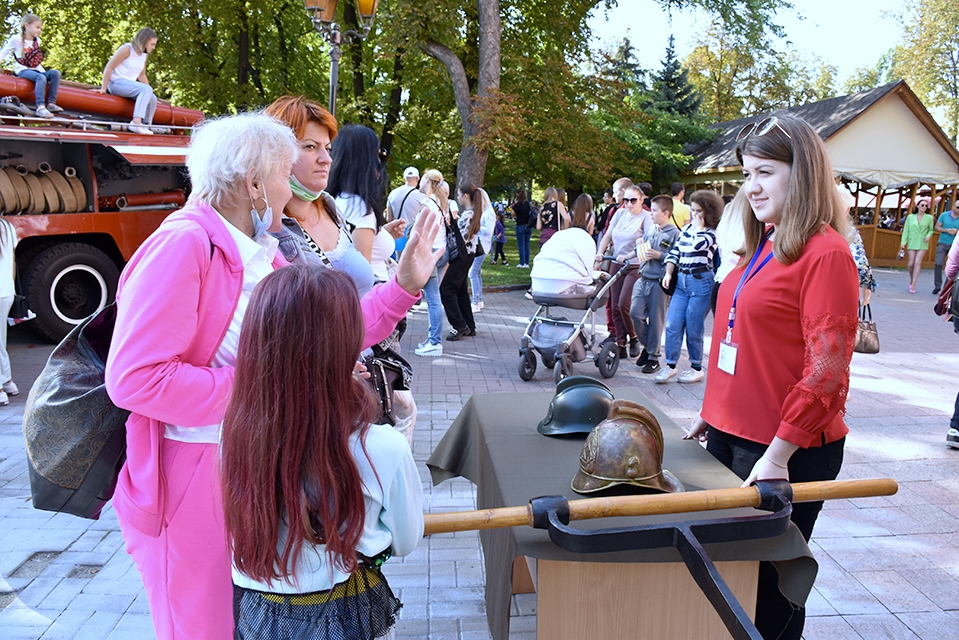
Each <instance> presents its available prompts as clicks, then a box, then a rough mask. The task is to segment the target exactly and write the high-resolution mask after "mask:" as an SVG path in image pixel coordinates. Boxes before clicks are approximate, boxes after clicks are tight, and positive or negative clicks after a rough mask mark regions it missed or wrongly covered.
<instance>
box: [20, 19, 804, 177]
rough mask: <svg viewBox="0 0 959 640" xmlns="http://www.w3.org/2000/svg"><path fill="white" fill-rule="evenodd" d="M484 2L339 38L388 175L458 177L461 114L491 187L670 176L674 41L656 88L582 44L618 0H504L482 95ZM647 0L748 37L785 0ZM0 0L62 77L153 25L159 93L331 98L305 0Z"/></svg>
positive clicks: (350, 93) (677, 104)
mask: <svg viewBox="0 0 959 640" xmlns="http://www.w3.org/2000/svg"><path fill="white" fill-rule="evenodd" d="M488 1H490V0H431V1H430V2H428V3H424V2H421V1H418V0H382V1H381V2H380V4H379V9H378V12H377V18H376V21H375V23H374V27H373V30H372V32H371V33H370V34H369V37H368V38H367V39H366V40H365V41H363V42H362V43H349V42H346V43H344V45H343V56H342V59H341V62H340V78H339V100H338V111H337V116H338V119H339V120H340V121H341V122H362V123H364V124H368V125H370V126H372V127H373V128H374V129H375V130H376V131H377V133H378V134H379V135H380V136H381V138H382V140H383V144H384V146H385V147H387V148H388V149H389V150H390V152H391V160H390V164H389V165H388V169H389V170H390V172H391V173H393V174H398V173H399V171H400V170H402V168H403V167H405V166H407V165H410V164H412V165H416V166H418V167H420V169H426V168H431V167H436V168H439V169H440V170H441V171H442V172H443V173H444V175H446V176H447V178H448V180H449V181H450V182H451V183H453V182H454V181H455V171H456V169H457V166H458V163H459V159H460V155H461V153H462V150H463V148H464V140H463V130H464V125H470V126H471V127H473V128H475V135H473V137H472V138H470V140H469V141H468V142H469V144H473V145H476V147H477V148H479V149H481V150H482V151H483V152H488V153H489V161H488V164H487V171H486V175H485V180H484V182H485V183H486V184H488V185H508V186H514V185H517V184H529V183H532V182H533V181H536V182H537V183H540V184H554V185H557V186H563V187H565V188H567V189H568V190H572V191H576V190H581V189H587V190H593V191H596V190H599V189H601V188H603V187H605V186H607V185H608V183H609V181H610V180H612V179H613V178H616V177H619V176H620V175H630V176H633V177H636V178H647V179H648V178H654V179H655V178H656V177H657V176H662V179H663V180H664V181H665V180H667V179H668V176H671V175H673V174H674V173H675V172H676V170H677V169H678V168H681V167H682V166H683V164H684V163H685V162H686V161H687V158H686V156H684V155H683V154H682V150H683V145H684V144H686V143H690V142H695V141H697V140H699V139H701V137H702V136H703V129H702V125H701V124H700V123H699V122H698V120H697V119H696V117H695V112H696V109H695V106H694V105H695V99H694V98H693V95H692V92H690V91H688V82H687V81H686V80H685V79H684V74H685V73H686V71H685V70H684V69H683V68H682V67H681V66H679V65H678V62H677V61H676V60H675V54H674V52H672V51H671V50H670V51H667V55H666V59H665V61H664V62H665V63H666V64H665V66H664V69H663V71H662V73H661V74H659V75H658V76H657V77H656V78H654V79H653V80H654V89H655V91H656V93H655V95H654V94H653V93H650V92H649V90H648V88H647V87H646V85H645V84H644V83H645V82H646V81H647V79H648V78H650V76H649V75H648V74H647V72H646V71H644V70H643V69H641V68H640V67H639V65H638V64H636V63H635V60H634V59H632V58H631V57H630V56H631V49H630V47H629V43H628V42H625V43H623V47H621V49H620V51H618V52H614V54H612V55H611V56H610V58H609V59H606V58H604V57H600V59H597V60H593V59H592V57H591V56H592V54H591V53H590V50H589V41H590V36H591V34H590V33H589V31H588V29H585V28H584V25H585V23H586V19H587V17H588V16H589V14H590V12H591V11H594V10H596V8H597V7H601V6H603V5H606V6H611V5H612V4H614V1H615V0H498V4H499V16H500V21H501V35H500V39H499V44H500V61H501V65H500V67H501V76H500V80H499V82H498V86H492V87H490V90H489V91H488V92H487V93H486V94H484V95H483V96H479V95H476V88H477V83H478V80H479V74H480V69H481V54H483V52H484V45H483V42H481V34H480V28H479V9H480V7H481V5H482V4H483V3H484V2H488ZM657 2H658V4H659V5H660V6H661V7H662V8H663V9H664V10H673V9H683V8H686V7H690V6H700V7H702V8H704V9H706V10H707V11H710V12H712V13H714V15H716V16H718V18H719V22H720V23H723V24H725V25H727V29H728V31H729V32H730V33H732V34H737V37H741V38H752V39H753V41H754V42H764V41H765V40H766V38H767V37H768V34H776V33H778V32H779V28H778V27H777V26H776V25H775V24H774V23H773V17H774V15H775V11H776V10H778V9H781V8H783V7H786V6H788V4H787V3H786V2H784V1H783V0H657ZM3 3H4V8H5V9H6V12H7V14H6V15H8V16H10V17H9V18H8V24H9V23H11V20H15V19H16V16H19V15H20V14H22V13H23V12H24V11H27V10H29V11H31V12H34V13H37V14H38V15H40V16H41V18H43V20H44V22H45V27H44V32H43V40H44V46H45V48H46V49H47V51H48V52H49V57H48V61H49V63H50V65H51V66H53V67H56V68H59V69H60V70H61V71H62V72H63V74H64V77H65V78H66V79H68V80H77V81H83V82H88V83H92V84H99V83H100V80H101V73H102V70H103V67H104V66H105V64H106V63H107V61H108V60H109V58H110V56H111V55H112V54H113V52H114V51H115V50H116V49H117V47H119V46H120V45H121V44H123V43H124V42H127V41H128V40H129V39H130V38H131V37H132V36H133V34H134V33H135V32H136V31H137V29H139V28H140V27H143V26H149V27H152V28H153V29H154V30H156V31H157V33H158V35H159V43H158V47H157V49H156V51H155V52H154V53H153V54H152V55H151V56H150V61H149V65H148V68H147V75H148V77H149V78H150V81H151V84H153V86H154V88H155V90H156V92H157V94H158V95H159V96H160V97H161V98H164V99H169V100H171V101H172V102H174V103H175V104H178V105H182V106H188V107H193V108H199V109H202V110H203V111H204V112H205V113H207V114H208V115H211V116H214V115H218V114H221V113H232V112H236V111H239V110H244V109H248V108H257V107H261V106H264V105H266V104H268V103H269V102H271V101H272V100H273V99H275V98H276V97H278V96H280V95H283V94H286V93H297V94H304V95H306V96H308V97H310V98H313V99H315V100H317V101H318V102H320V103H322V104H326V102H327V98H328V95H327V94H328V83H329V64H330V62H329V46H328V45H327V44H326V42H325V41H324V40H323V38H322V37H321V36H320V35H319V34H317V33H316V32H315V31H314V29H313V26H312V24H311V23H310V20H309V19H308V17H307V13H306V11H305V10H304V8H303V4H302V2H301V1H300V0H181V1H178V2H173V3H157V2H153V1H148V0H124V1H122V2H121V1H119V0H99V1H96V2H95V1H94V0H70V1H69V2H66V3H64V2H54V1H53V0H33V1H32V2H29V3H28V2H25V1H23V0H3ZM338 11H339V14H338V16H337V20H338V21H339V22H340V24H341V25H342V28H343V29H348V28H355V25H354V23H353V20H355V18H354V17H353V15H354V13H355V12H353V11H352V9H351V8H350V7H349V3H348V2H341V3H340V7H339V9H338ZM494 35H495V34H494ZM427 42H436V43H438V44H441V45H443V46H444V47H446V48H448V49H449V50H450V51H451V52H452V53H453V54H454V55H455V56H456V57H457V58H458V59H459V61H460V62H461V63H462V65H463V69H464V72H465V75H466V80H467V83H468V85H469V90H470V93H471V98H472V100H471V102H470V104H469V108H468V115H467V119H466V120H465V121H464V120H463V119H462V118H461V115H462V114H461V113H460V111H458V109H457V105H456V102H455V100H454V94H453V90H452V86H451V82H450V76H449V74H448V72H447V70H446V68H445V67H444V66H443V65H442V64H440V62H439V61H438V60H436V59H434V58H432V57H430V56H428V55H427V54H426V53H425V52H424V50H423V45H424V44H425V43H427ZM485 42H487V43H488V42H489V41H485ZM690 80H692V78H690ZM657 83H658V84H657ZM704 95H705V94H704Z"/></svg>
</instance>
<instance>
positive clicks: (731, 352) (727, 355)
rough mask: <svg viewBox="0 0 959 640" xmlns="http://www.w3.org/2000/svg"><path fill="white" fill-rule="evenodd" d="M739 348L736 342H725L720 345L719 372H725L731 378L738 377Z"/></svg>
mask: <svg viewBox="0 0 959 640" xmlns="http://www.w3.org/2000/svg"><path fill="white" fill-rule="evenodd" d="M738 348H739V346H738V345H737V344H736V343H735V342H729V341H727V340H723V341H722V342H720V343H719V362H718V364H719V370H720V371H725V372H726V373H728V374H729V375H731V376H734V375H736V349H738Z"/></svg>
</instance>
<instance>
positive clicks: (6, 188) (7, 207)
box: [0, 171, 20, 213]
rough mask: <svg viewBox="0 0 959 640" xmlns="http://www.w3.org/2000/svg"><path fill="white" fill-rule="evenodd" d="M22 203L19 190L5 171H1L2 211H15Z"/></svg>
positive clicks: (0, 204) (0, 197) (0, 200)
mask: <svg viewBox="0 0 959 640" xmlns="http://www.w3.org/2000/svg"><path fill="white" fill-rule="evenodd" d="M19 204H20V198H19V197H18V196H17V190H16V189H14V188H13V183H12V182H10V178H8V177H7V174H6V173H5V172H3V171H0V213H13V212H14V211H16V210H17V207H18V206H19Z"/></svg>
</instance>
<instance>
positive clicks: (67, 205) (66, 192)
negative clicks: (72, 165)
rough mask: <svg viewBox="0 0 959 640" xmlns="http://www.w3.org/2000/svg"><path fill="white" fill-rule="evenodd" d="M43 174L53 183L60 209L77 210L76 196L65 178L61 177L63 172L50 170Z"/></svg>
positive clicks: (67, 211)
mask: <svg viewBox="0 0 959 640" xmlns="http://www.w3.org/2000/svg"><path fill="white" fill-rule="evenodd" d="M45 175H46V176H47V177H48V178H50V182H51V183H53V186H54V188H56V190H57V195H58V196H59V198H60V204H61V209H60V210H61V211H63V212H64V213H73V212H74V211H77V210H78V209H79V206H78V203H77V198H76V196H74V195H73V189H72V188H71V187H70V183H69V182H67V179H66V178H64V177H63V174H62V173H60V172H59V171H50V172H49V173H47V174H45Z"/></svg>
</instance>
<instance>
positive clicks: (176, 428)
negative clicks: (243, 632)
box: [106, 114, 438, 640]
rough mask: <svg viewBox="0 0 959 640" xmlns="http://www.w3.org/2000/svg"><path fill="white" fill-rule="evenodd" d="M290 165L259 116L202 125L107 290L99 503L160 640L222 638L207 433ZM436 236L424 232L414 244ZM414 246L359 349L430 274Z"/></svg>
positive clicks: (228, 596)
mask: <svg viewBox="0 0 959 640" xmlns="http://www.w3.org/2000/svg"><path fill="white" fill-rule="evenodd" d="M296 155H297V144H296V139H295V137H294V136H293V133H292V132H291V131H290V130H289V128H287V127H285V126H283V125H281V124H279V123H277V122H276V121H275V120H273V119H271V118H268V117H266V116H263V115H259V114H243V115H239V116H233V117H228V118H223V119H219V120H214V121H211V122H209V123H207V124H206V125H204V126H203V127H202V128H201V129H200V130H199V131H197V132H196V133H194V135H193V140H192V142H191V148H190V153H189V157H188V160H187V168H188V169H189V172H190V178H191V181H192V185H193V192H192V194H191V196H190V200H189V202H188V203H187V205H186V206H185V207H184V208H183V209H181V210H180V211H178V212H176V213H174V214H173V215H171V216H169V217H168V218H167V219H166V220H164V222H163V224H161V225H160V228H159V229H157V231H156V232H154V233H153V235H151V236H150V237H149V238H148V239H147V240H146V241H145V242H144V243H143V245H142V246H141V247H140V248H139V249H138V250H137V252H136V253H135V254H134V256H133V258H132V259H131V261H130V263H129V264H128V265H127V267H126V268H125V269H124V271H123V275H122V277H121V279H120V285H119V289H118V292H117V323H116V329H115V331H114V335H113V343H112V345H111V348H110V358H109V362H108V364H107V372H106V382H107V390H108V391H109V393H110V397H111V399H112V400H113V401H114V402H115V403H116V404H117V406H119V407H122V408H125V409H128V410H130V411H131V412H132V413H131V415H130V418H129V419H128V420H127V459H126V462H125V463H124V465H123V468H122V469H121V472H120V479H119V484H118V486H117V490H116V494H115V496H114V500H113V504H114V508H115V509H116V512H117V518H118V520H119V522H120V528H121V531H122V533H123V537H124V540H125V541H126V545H127V551H128V553H130V555H131V556H132V557H133V559H134V561H135V562H136V565H137V568H138V569H139V571H140V574H141V576H142V578H143V582H144V586H145V587H146V593H147V599H148V601H149V603H150V612H151V615H152V617H153V624H154V628H155V630H156V634H157V637H158V638H160V639H161V640H162V639H168V638H169V639H180V638H190V639H199V638H222V639H224V640H225V639H227V638H232V636H233V608H232V597H233V592H232V582H231V569H230V567H231V559H230V552H229V548H228V545H227V537H226V532H225V527H224V522H223V513H222V504H221V498H220V496H221V493H220V487H219V480H218V447H219V445H218V442H219V433H220V423H221V421H222V419H223V412H224V410H225V408H226V405H227V402H228V400H229V397H230V394H231V391H232V385H233V364H234V360H235V354H236V346H237V339H238V336H239V328H240V322H241V321H242V318H243V313H244V312H245V310H246V306H247V304H248V302H249V298H250V295H251V293H252V290H253V287H254V286H255V285H256V283H257V282H259V280H261V279H262V278H263V277H265V276H266V275H268V274H269V273H271V272H272V271H273V270H274V269H275V268H278V267H281V266H285V265H286V261H285V260H284V259H283V258H282V256H281V255H280V254H278V253H277V252H276V246H277V241H276V240H275V239H274V238H272V237H271V236H270V235H269V234H268V233H267V231H277V230H279V228H280V217H281V216H280V211H281V210H282V207H283V205H285V204H286V202H287V201H288V200H289V199H290V197H291V190H290V186H289V178H290V171H291V167H292V163H293V161H294V159H295V157H296ZM274 208H275V212H274ZM437 229H438V225H437V224H436V221H435V220H432V226H427V227H426V228H425V229H423V230H422V232H423V233H424V235H428V234H429V231H432V232H433V233H434V234H435V232H436V230H437ZM414 241H415V242H414ZM424 243H425V245H426V246H425V251H423V252H416V251H414V252H413V253H414V254H418V255H417V256H412V255H411V257H410V263H411V264H410V265H407V266H408V269H407V270H406V271H405V272H403V273H404V274H405V277H406V279H405V280H404V281H403V286H401V285H400V284H398V282H397V280H396V279H393V280H391V281H389V282H387V283H385V284H384V285H382V286H380V287H378V288H377V289H375V290H374V291H372V292H370V294H368V295H367V296H366V298H364V300H363V301H362V305H361V306H362V310H363V317H364V320H365V323H366V340H365V341H364V346H368V345H370V344H374V343H376V342H378V341H380V340H382V339H383V338H385V337H386V336H387V335H388V334H389V332H390V331H392V329H393V327H394V326H396V323H397V322H398V321H399V319H400V318H402V317H403V315H405V313H406V311H407V310H408V309H409V307H410V306H411V305H412V304H413V303H414V302H415V301H416V299H417V296H416V293H415V292H417V291H418V290H419V288H420V287H421V286H422V284H423V282H424V281H425V278H422V279H421V275H422V274H421V272H422V271H424V270H426V275H428V274H429V271H430V270H431V269H432V264H431V263H430V260H432V255H431V252H430V251H429V245H430V244H431V243H432V236H430V237H428V238H426V240H425V242H424ZM410 244H414V248H415V246H416V245H417V244H419V238H413V237H411V239H410ZM408 247H409V245H408ZM423 256H428V258H425V259H424V257H423ZM417 257H418V258H419V259H415V258H417ZM421 267H422V268H421ZM401 271H403V270H402V269H401ZM411 292H412V293H411ZM240 391H241V392H242V390H240ZM276 392H277V393H282V392H283V390H281V389H277V390H276Z"/></svg>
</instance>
